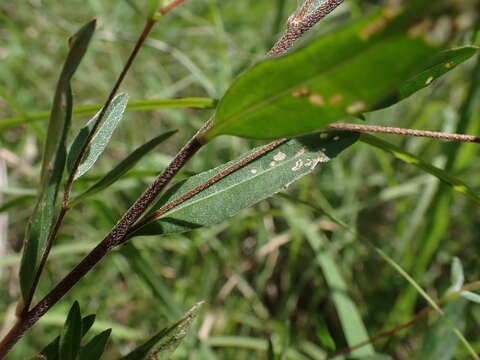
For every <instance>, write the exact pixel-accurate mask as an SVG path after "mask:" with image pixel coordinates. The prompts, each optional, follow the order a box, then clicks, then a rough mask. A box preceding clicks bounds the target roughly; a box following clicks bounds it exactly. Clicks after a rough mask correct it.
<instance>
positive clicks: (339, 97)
mask: <svg viewBox="0 0 480 360" xmlns="http://www.w3.org/2000/svg"><path fill="white" fill-rule="evenodd" d="M342 101H343V96H342V95H340V94H336V95H333V96H332V97H331V98H330V100H328V102H329V103H330V104H332V105H337V104H340V103H341V102H342Z"/></svg>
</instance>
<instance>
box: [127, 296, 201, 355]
mask: <svg viewBox="0 0 480 360" xmlns="http://www.w3.org/2000/svg"><path fill="white" fill-rule="evenodd" d="M203 304H204V302H203V301H202V302H199V303H197V304H196V305H195V306H193V307H192V308H191V309H190V310H189V311H188V312H187V313H186V314H185V315H184V317H183V318H182V319H181V320H180V321H178V322H176V323H175V324H173V325H172V326H170V327H168V328H165V329H163V330H161V331H160V332H158V333H157V334H155V335H154V336H153V337H152V338H150V339H149V340H148V341H147V342H145V343H144V344H142V345H140V346H139V347H137V348H136V349H135V350H133V351H132V352H131V353H130V354H128V355H126V356H124V357H122V358H121V359H120V360H144V359H147V358H148V359H149V360H163V359H164V360H167V359H170V355H171V354H172V353H173V352H174V351H175V350H176V348H177V347H178V345H180V343H181V341H182V340H183V338H184V337H185V336H186V335H187V333H188V329H189V328H190V326H191V325H192V322H193V320H195V318H196V316H197V314H198V311H199V310H200V308H201V306H202V305H203Z"/></svg>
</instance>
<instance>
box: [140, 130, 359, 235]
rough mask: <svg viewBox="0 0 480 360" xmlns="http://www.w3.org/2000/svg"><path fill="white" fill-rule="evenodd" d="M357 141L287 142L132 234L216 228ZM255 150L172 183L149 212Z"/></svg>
mask: <svg viewBox="0 0 480 360" xmlns="http://www.w3.org/2000/svg"><path fill="white" fill-rule="evenodd" d="M357 138H358V135H356V134H354V133H351V132H328V133H321V134H312V135H308V136H304V137H301V138H296V139H292V140H289V141H288V142H285V143H283V144H281V145H280V146H278V147H276V148H275V149H274V150H272V151H270V152H268V153H266V154H264V155H263V156H261V157H259V158H257V159H255V160H253V161H251V162H250V163H248V164H247V165H245V166H243V167H241V168H240V169H238V170H236V171H234V172H233V173H231V174H229V175H227V176H226V177H224V178H222V179H221V180H219V181H217V182H216V183H214V184H213V185H211V186H209V187H208V188H206V189H205V190H203V191H201V192H200V193H198V194H196V195H194V196H193V197H191V198H190V199H188V200H187V201H185V202H183V203H182V204H180V205H178V206H176V207H174V208H173V209H171V210H170V211H168V212H166V213H165V214H163V215H162V216H161V217H159V218H158V219H157V221H155V222H153V223H149V224H147V225H146V226H144V227H143V228H141V229H139V231H137V232H136V233H135V234H134V235H158V234H170V233H175V232H183V231H189V230H192V229H195V228H198V227H201V226H209V225H213V224H217V223H219V222H221V221H223V220H225V219H228V218H229V217H231V216H233V215H235V214H236V213H237V212H239V211H240V210H242V209H245V208H247V207H250V206H252V205H253V204H255V203H257V202H259V201H260V200H263V199H266V198H267V197H269V196H271V195H273V194H275V193H277V192H279V191H282V190H284V189H285V188H286V187H288V185H290V184H291V183H293V182H294V181H296V180H297V179H299V178H301V177H302V176H304V175H306V174H308V173H310V172H312V171H313V170H314V168H315V167H316V165H317V164H318V163H322V162H327V161H329V160H330V159H332V158H334V157H335V156H337V155H338V154H339V153H340V152H341V151H343V150H344V149H346V148H347V147H349V146H351V145H352V144H353V143H355V141H356V140H357ZM258 149H260V148H257V149H254V150H252V151H250V152H248V153H247V154H244V155H242V156H241V157H239V158H237V159H236V160H233V161H230V162H228V163H226V164H224V165H221V166H219V167H217V168H215V169H212V170H209V171H207V172H204V173H201V174H199V175H196V176H193V177H191V178H189V179H187V180H186V181H184V182H180V183H178V184H177V185H176V186H174V187H172V188H171V189H170V190H169V191H167V192H166V193H165V195H164V196H163V197H161V198H160V200H159V201H158V203H157V204H156V205H155V206H154V210H156V209H159V208H160V207H161V206H162V205H164V204H166V203H168V202H170V201H172V200H175V199H177V198H178V197H180V196H181V195H183V194H185V193H187V192H189V191H190V190H192V189H194V188H195V187H196V186H198V185H200V184H203V183H204V182H205V181H207V180H209V179H210V178H212V177H213V176H215V175H217V174H219V173H221V172H222V171H223V170H225V169H227V168H229V167H230V166H232V165H233V164H236V163H238V162H239V161H241V160H242V159H245V158H246V157H248V156H250V155H251V154H253V153H255V152H256V151H258Z"/></svg>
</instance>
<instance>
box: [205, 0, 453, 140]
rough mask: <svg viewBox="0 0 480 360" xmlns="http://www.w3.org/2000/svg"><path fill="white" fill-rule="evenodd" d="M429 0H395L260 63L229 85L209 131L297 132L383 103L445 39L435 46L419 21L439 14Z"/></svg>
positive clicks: (271, 135)
mask: <svg viewBox="0 0 480 360" xmlns="http://www.w3.org/2000/svg"><path fill="white" fill-rule="evenodd" d="M428 3H429V2H428V1H411V2H409V4H411V5H410V6H405V7H398V6H393V5H392V6H387V7H385V8H383V9H381V10H379V11H377V12H375V13H373V14H371V15H369V16H367V17H365V18H362V19H360V20H357V21H356V22H354V23H352V24H351V25H349V26H346V27H344V28H342V29H340V30H337V31H335V32H332V33H330V34H328V35H326V36H324V37H322V38H320V39H317V40H315V41H313V42H312V43H310V44H309V45H307V46H306V47H304V48H302V49H300V50H298V51H296V52H293V53H291V54H289V55H287V56H284V57H280V58H273V59H269V60H265V61H263V62H261V63H259V64H257V65H255V66H254V67H253V68H251V69H250V70H248V71H247V72H246V73H244V74H243V75H241V76H240V77H238V78H237V79H236V80H235V82H234V83H233V84H232V86H231V87H230V88H229V89H228V90H227V92H226V94H225V96H224V97H223V98H222V99H221V101H220V103H219V105H218V109H217V113H216V116H215V122H214V125H213V127H212V128H211V129H210V130H209V131H208V133H207V134H206V138H207V139H211V138H213V137H215V136H218V135H221V134H229V135H237V136H243V137H250V138H262V139H266V138H280V137H290V136H295V135H299V134H305V133H309V132H312V131H316V130H320V129H323V128H325V126H326V125H328V124H330V123H332V122H334V121H337V120H339V119H340V118H342V117H345V116H348V115H356V114H359V113H362V112H365V111H370V110H373V109H375V108H377V107H378V106H379V105H380V104H382V103H383V102H384V101H386V100H387V99H388V98H390V97H391V96H392V95H393V94H395V93H396V92H397V91H398V89H399V88H401V87H402V85H403V84H404V82H405V79H408V78H412V77H413V76H415V75H418V74H419V73H421V72H422V71H423V70H424V69H425V66H426V65H427V64H429V63H431V59H432V58H433V57H434V56H435V55H437V54H438V51H439V49H441V46H442V45H443V44H440V43H439V44H435V45H434V44H433V42H432V41H430V40H429V33H428V31H429V29H428V28H426V29H425V28H422V27H419V22H420V20H421V18H422V16H423V15H424V14H426V13H428V16H434V14H433V12H432V11H430V10H431V9H430V6H431V5H430V6H429V5H428ZM437 8H441V6H437ZM420 24H421V23H420ZM445 40H447V39H445ZM398 54H402V56H399V55H398Z"/></svg>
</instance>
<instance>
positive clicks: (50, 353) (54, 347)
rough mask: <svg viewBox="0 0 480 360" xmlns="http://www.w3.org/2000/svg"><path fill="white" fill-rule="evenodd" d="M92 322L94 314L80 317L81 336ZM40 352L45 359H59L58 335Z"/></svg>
mask: <svg viewBox="0 0 480 360" xmlns="http://www.w3.org/2000/svg"><path fill="white" fill-rule="evenodd" d="M74 306H75V304H74ZM72 308H73V306H72ZM70 310H72V309H70ZM94 322H95V315H94V314H92V315H87V316H85V317H84V318H83V319H82V338H83V337H84V336H85V334H86V333H87V332H88V330H90V328H91V327H92V326H93V323H94ZM40 354H41V355H43V356H44V357H46V359H47V360H59V359H60V357H59V356H60V336H57V337H56V338H55V339H54V340H53V341H52V342H51V343H50V344H48V345H47V346H45V348H44V349H43V350H42V351H41V352H40Z"/></svg>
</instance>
